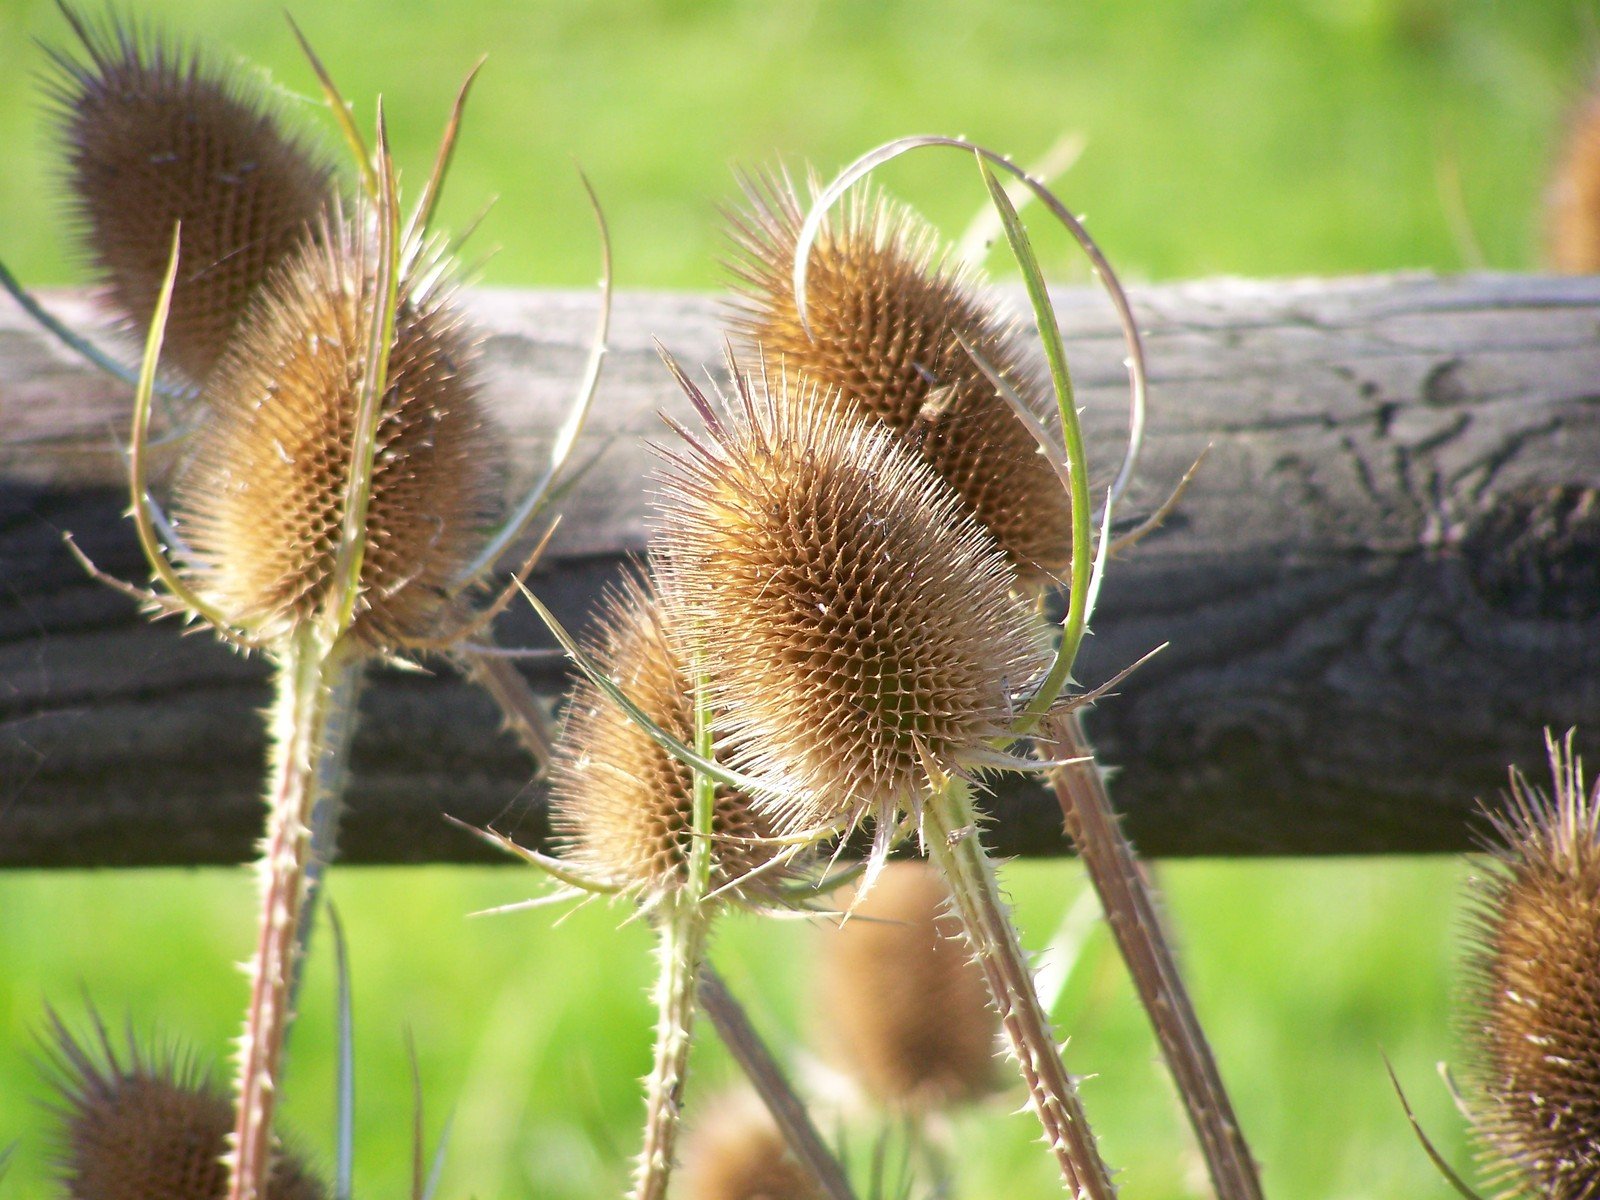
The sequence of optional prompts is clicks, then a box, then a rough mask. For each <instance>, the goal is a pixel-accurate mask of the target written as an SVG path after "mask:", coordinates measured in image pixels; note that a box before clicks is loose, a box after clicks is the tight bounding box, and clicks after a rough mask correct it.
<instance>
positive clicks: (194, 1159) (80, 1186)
mask: <svg viewBox="0 0 1600 1200" xmlns="http://www.w3.org/2000/svg"><path fill="white" fill-rule="evenodd" d="M51 1021H52V1026H53V1027H52V1030H51V1034H50V1037H49V1040H48V1044H47V1053H48V1056H49V1063H50V1066H51V1073H52V1075H53V1079H52V1083H53V1085H54V1088H55V1091H56V1098H55V1101H54V1104H53V1107H54V1108H55V1110H56V1111H57V1112H58V1113H59V1114H60V1116H61V1118H62V1121H63V1126H64V1128H63V1131H62V1139H61V1156H60V1164H61V1170H62V1176H63V1182H64V1183H65V1186H66V1194H67V1195H68V1196H69V1197H71V1198H72V1200H220V1198H221V1197H222V1196H223V1195H224V1194H225V1193H226V1191H227V1183H228V1172H227V1168H226V1167H225V1166H224V1165H223V1155H224V1153H225V1152H226V1151H227V1145H228V1134H229V1132H230V1131H231V1130H232V1129H233V1105H232V1103H231V1102H230V1101H229V1100H228V1098H227V1096H226V1095H224V1094H223V1093H222V1092H221V1091H219V1090H218V1089H217V1088H215V1087H214V1086H213V1085H212V1084H211V1082H210V1081H209V1079H208V1078H207V1077H206V1074H205V1073H204V1072H203V1071H202V1070H200V1069H199V1068H198V1067H196V1066H195V1065H194V1064H193V1062H192V1060H186V1059H183V1058H181V1057H179V1056H177V1055H174V1054H168V1055H166V1056H164V1057H161V1058H158V1059H154V1060H152V1059H151V1058H150V1057H149V1056H148V1055H147V1054H145V1053H142V1052H141V1051H140V1050H139V1048H138V1047H137V1046H135V1045H132V1044H130V1045H129V1047H128V1051H127V1054H126V1057H125V1061H124V1060H123V1059H120V1058H119V1057H118V1055H117V1053H116V1050H115V1048H114V1047H113V1046H112V1044H111V1040H110V1038H109V1037H108V1036H107V1034H106V1031H105V1029H104V1027H103V1026H100V1025H99V1024H98V1022H97V1023H96V1041H97V1043H98V1044H90V1045H85V1044H82V1043H80V1042H78V1041H77V1040H76V1039H75V1038H73V1036H72V1035H71V1033H69V1032H68V1031H67V1029H66V1028H65V1026H64V1025H63V1024H62V1023H61V1021H60V1020H59V1019H58V1018H56V1017H55V1016H54V1014H52V1015H51ZM326 1195H327V1191H326V1189H325V1188H324V1187H323V1185H322V1183H321V1182H320V1181H319V1180H318V1179H317V1177H316V1176H315V1175H314V1174H313V1173H312V1172H311V1171H310V1169H309V1168H307V1167H306V1166H305V1165H304V1164H303V1163H302V1162H301V1161H300V1160H299V1159H297V1158H296V1157H295V1156H294V1155H292V1154H283V1155H282V1156H281V1157H280V1158H279V1159H278V1160H277V1162H276V1163H275V1165H274V1168H273V1174H272V1180H271V1183H270V1184H269V1186H268V1189H267V1198H268V1200H322V1198H323V1197H324V1196H326Z"/></svg>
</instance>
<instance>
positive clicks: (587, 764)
mask: <svg viewBox="0 0 1600 1200" xmlns="http://www.w3.org/2000/svg"><path fill="white" fill-rule="evenodd" d="M666 621H667V616H666V614H665V613H664V612H663V610H662V608H661V606H660V604H659V603H658V602H657V600H656V599H655V597H654V596H652V595H651V594H650V592H649V589H648V585H647V584H646V583H645V581H644V580H642V579H640V578H637V577H634V576H629V577H627V578H625V579H624V581H623V582H622V584H621V586H620V587H619V588H618V589H617V590H615V591H609V592H607V594H606V595H605V596H604V597H603V598H602V601H601V611H600V618H599V628H598V632H597V634H596V635H595V637H594V638H593V639H592V641H591V645H590V652H591V654H592V656H593V657H594V659H595V661H596V662H597V664H598V665H599V666H600V667H601V669H602V670H604V671H605V672H606V674H607V675H609V676H610V677H611V678H612V679H614V680H615V681H616V682H617V684H618V685H619V686H620V687H621V688H622V690H623V691H624V692H625V693H626V694H627V695H628V697H629V698H630V699H632V700H633V702H634V703H636V704H637V705H639V707H640V708H641V709H643V710H644V712H645V714H646V715H647V716H648V717H650V719H651V720H653V721H655V722H656V724H658V725H659V726H661V728H662V729H664V730H666V731H667V732H668V733H670V734H672V735H673V736H674V737H676V738H678V739H679V740H680V741H682V742H685V743H689V744H693V742H694V690H693V686H692V683H691V680H690V679H689V677H688V675H687V673H686V672H685V670H684V668H683V665H682V662H681V660H680V659H679V658H678V656H677V654H676V652H675V650H674V649H673V644H672V638H671V637H670V636H669V633H668V629H667V625H666ZM692 789H693V779H692V774H691V772H690V770H689V768H688V767H686V766H685V765H684V764H683V763H681V762H679V761H678V760H677V759H675V758H673V757H672V755H670V754H668V753H667V752H666V751H665V750H663V749H662V748H661V747H660V746H659V745H657V744H656V743H655V742H654V741H653V740H651V738H650V736H649V735H648V734H647V733H645V731H644V730H643V729H641V728H640V727H639V726H638V725H637V724H635V723H634V722H633V721H632V720H631V719H630V718H629V717H628V715H627V714H626V713H624V712H623V711H622V710H621V709H620V708H619V707H618V706H617V705H616V704H615V703H614V702H612V700H611V699H610V698H608V697H607V696H605V695H604V694H603V693H602V692H601V691H600V689H599V688H597V687H595V686H594V684H593V683H591V682H590V681H589V680H588V679H586V678H585V679H580V680H579V682H578V684H577V687H576V688H575V690H574V692H573V698H572V706H571V708H570V709H569V710H568V713H567V724H566V730H565V732H564V734H563V736H562V739H561V742H560V743H559V745H558V746H557V752H556V757H555V759H554V761H553V762H552V763H551V766H550V822H551V826H552V829H553V831H554V833H555V835H556V839H557V841H558V842H559V843H560V844H561V846H562V850H561V856H562V859H563V860H564V861H565V862H567V863H569V864H571V866H572V867H573V868H574V869H575V871H576V872H577V873H578V874H580V875H582V876H585V877H588V878H593V879H594V880H595V881H596V882H598V883H600V884H602V885H603V886H606V887H611V888H617V889H620V890H622V891H625V892H627V893H629V894H633V895H637V896H639V897H640V898H641V900H642V901H643V902H644V903H645V904H647V905H648V904H649V903H650V901H651V900H653V899H656V898H659V897H661V896H664V895H666V894H667V893H669V892H671V891H673V890H675V889H677V888H680V887H682V886H683V885H684V883H685V881H686V878H687V872H688V863H689V851H690V846H691V841H692V838H693V832H692V831H693V829H694V796H693V790H692ZM712 833H713V835H714V837H716V840H714V841H713V842H712V850H711V886H712V888H713V889H715V888H720V887H722V886H724V885H726V884H729V883H732V882H734V881H735V880H739V879H744V878H746V877H748V878H749V882H748V885H747V886H741V887H736V888H734V889H733V890H732V892H730V895H734V896H737V897H740V898H742V899H745V900H752V901H757V902H760V901H765V900H768V899H771V898H772V897H773V896H774V894H775V891H774V889H775V888H776V887H777V886H778V885H779V884H781V883H783V882H785V881H786V880H787V879H788V878H789V874H788V873H787V869H786V868H781V867H768V864H769V863H770V862H771V860H772V858H773V855H774V853H775V848H774V847H773V846H771V845H770V844H764V843H762V842H761V841H759V840H755V839H760V838H764V837H770V836H771V833H772V827H771V823H770V822H769V821H767V820H766V819H765V818H764V817H762V816H760V815H759V814H757V813H755V812H753V811H752V810H751V808H750V805H749V802H748V801H747V800H746V798H745V797H744V796H743V795H741V794H740V793H739V792H737V791H734V790H733V789H731V788H726V787H720V786H719V787H718V788H717V792H716V807H715V809H714V812H713V819H712ZM719 835H720V836H719ZM763 867H766V868H767V869H765V870H761V872H760V874H757V875H751V872H753V871H757V870H758V869H760V868H763Z"/></svg>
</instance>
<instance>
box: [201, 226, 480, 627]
mask: <svg viewBox="0 0 1600 1200" xmlns="http://www.w3.org/2000/svg"><path fill="white" fill-rule="evenodd" d="M375 258H376V253H375V250H374V248H373V246H372V245H371V241H370V239H369V238H367V237H365V236H364V235H363V234H362V233H361V232H360V231H359V229H358V227H357V225H356V224H354V223H352V221H350V220H348V219H346V218H345V217H344V216H342V215H340V214H337V213H336V214H334V215H332V216H331V217H329V218H328V219H327V220H325V221H324V222H323V223H322V226H321V232H320V234H319V235H318V237H317V238H316V240H315V241H314V242H312V243H308V244H307V245H306V246H305V247H303V248H302V249H301V251H300V252H299V253H298V254H297V255H296V256H295V257H294V258H293V259H292V260H291V261H290V262H289V263H288V264H286V265H285V267H284V268H282V269H281V270H279V271H277V272H275V273H274V274H273V276H272V277H271V278H270V279H269V280H268V282H267V285H266V286H265V288H264V289H263V290H262V293H261V295H260V297H259V298H258V301H257V303H256V305H255V307H254V309H253V310H252V313H251V317H250V320H249V321H248V322H247V323H246V325H245V326H244V327H243V328H242V329H241V330H240V335H239V337H238V338H237V339H236V340H235V341H234V343H233V344H232V345H231V346H230V347H229V349H228V353H227V354H226V355H224V357H223V359H222V361H221V362H220V363H219V364H218V366H217V369H216V371H215V372H214V374H213V375H212V377H211V379H210V380H209V381H208V383H207V385H206V389H205V393H204V395H205V400H206V403H207V405H208V408H209V410H210V416H209V418H208V420H207V422H206V424H205V426H204V427H203V429H202V430H201V432H200V433H199V434H198V435H197V436H196V438H195V440H194V445H193V447H192V449H191V452H190V454H189V456H188V458H187V459H186V461H185V462H184V464H183V465H182V468H181V471H180V475H179V478H178V483H177V490H176V500H175V504H174V516H175V523H176V525H177V528H178V530H179V532H180V534H181V536H182V537H183V538H184V539H185V541H186V543H187V545H188V547H189V549H190V551H191V552H192V560H193V563H194V574H193V583H194V585H195V586H196V589H197V590H198V591H199V592H200V594H201V595H202V596H203V597H205V599H206V600H208V601H209V602H210V603H211V604H213V605H214V606H215V607H216V608H217V609H219V610H220V611H221V612H223V613H224V614H226V615H228V616H229V617H230V618H231V619H232V620H233V621H234V622H235V623H236V624H238V625H239V626H240V627H242V628H244V629H247V630H249V631H251V632H252V633H253V634H254V635H255V636H256V637H257V638H258V639H260V640H262V641H267V642H271V641H274V640H276V639H281V638H283V637H286V636H287V635H288V633H289V631H291V630H292V629H294V628H296V627H297V626H299V625H300V624H302V623H303V622H306V621H309V620H312V619H314V618H315V617H316V616H317V615H318V614H319V612H320V611H321V609H322V607H323V606H324V605H325V604H326V603H327V602H328V601H329V599H330V596H331V595H332V593H333V592H334V590H335V589H334V582H335V580H334V575H335V566H336V563H337V560H338V553H339V543H340V537H341V521H342V519H343V512H344V504H345V489H346V487H347V486H348V480H349V476H350V471H351V455H352V444H353V442H354V439H355V423H356V412H357V402H358V397H359V394H360V390H361V384H362V376H363V372H364V369H365V368H364V359H365V353H366V333H365V331H366V328H367V325H368V323H369V322H370V319H371V313H372V308H373V305H374V304H375V303H377V297H376V295H375V288H376V272H375V264H374V260H375ZM407 279H408V281H410V282H407V283H403V284H402V288H401V293H400V305H399V309H398V319H397V322H396V328H395V337H394V345H393V350H392V352H391V355H390V359H389V375H388V388H387V390H386V392H385V394H384V397H383V400H382V409H381V416H380V418H379V425H378V441H377V454H376V458H375V462H374V465H373V476H372V496H371V501H370V505H369V508H368V513H367V550H366V555H365V558H364V560H363V565H362V572H361V587H362V595H361V607H360V610H359V614H358V616H357V618H356V622H355V625H354V627H353V629H352V631H351V632H352V635H353V636H354V637H356V638H357V639H359V640H360V642H361V643H363V644H364V645H366V646H367V647H368V648H370V649H372V650H375V651H385V652H390V651H399V650H403V649H405V648H407V647H408V646H410V645H413V644H415V643H419V642H424V641H427V640H429V639H434V638H438V637H440V636H442V634H443V633H444V631H445V630H447V629H449V628H451V627H452V626H453V625H459V623H460V621H461V620H462V619H463V606H462V605H461V604H460V603H458V602H457V601H456V599H455V598H454V597H453V595H452V583H453V581H454V580H455V579H456V578H457V576H458V575H459V574H460V572H461V571H462V570H463V569H464V568H465V567H466V566H467V564H469V563H470V562H471V560H472V557H473V555H474V554H475V553H476V552H477V550H478V549H479V548H480V547H481V546H482V544H483V540H484V534H483V530H484V529H485V527H486V525H487V522H488V520H489V518H490V516H491V515H492V514H493V512H494V509H495V508H496V506H497V505H498V503H499V501H500V490H499V489H500V484H499V470H498V455H497V454H496V452H495V447H494V444H493V441H492V439H491V437H490V433H489V430H488V428H487V427H486V425H485V423H484V420H483V417H482V414H481V411H480V408H481V404H480V400H479V394H478V386H477V383H476V380H475V377H474V365H475V364H474V360H475V358H476V350H475V347H474V343H473V341H472V339H471V337H470V336H469V334H468V333H467V332H466V330H465V329H464V328H463V326H462V324H461V319H460V317H459V315H458V314H457V312H456V310H455V308H454V307H453V306H452V304H451V302H450V301H451V297H450V294H449V292H448V290H447V289H446V288H444V287H442V286H441V285H440V284H439V283H437V282H436V272H435V271H434V270H433V269H432V268H431V267H430V264H428V263H426V262H422V263H413V267H412V270H411V271H410V272H408V275H407ZM419 280H420V281H421V282H417V281H419Z"/></svg>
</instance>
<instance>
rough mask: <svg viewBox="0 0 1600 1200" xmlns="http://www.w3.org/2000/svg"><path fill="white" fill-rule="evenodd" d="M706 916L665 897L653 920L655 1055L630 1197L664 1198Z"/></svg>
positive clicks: (696, 905)
mask: <svg viewBox="0 0 1600 1200" xmlns="http://www.w3.org/2000/svg"><path fill="white" fill-rule="evenodd" d="M709 932H710V922H709V921H708V920H707V917H706V912H705V910H704V908H703V907H702V905H701V904H700V902H699V900H698V899H691V898H690V897H688V896H675V897H673V898H672V899H670V900H668V901H666V902H665V903H664V905H663V911H662V913H661V916H660V919H659V921H658V925H657V938H658V941H657V954H658V955H659V958H660V963H661V973H660V974H659V975H658V976H657V978H656V1049H655V1061H654V1063H653V1064H652V1066H651V1069H650V1075H649V1078H648V1079H647V1080H646V1081H645V1118H644V1145H643V1147H642V1148H641V1149H640V1151H639V1161H638V1164H637V1166H636V1167H635V1170H634V1180H633V1193H632V1196H633V1200H664V1197H665V1196H666V1194H667V1181H668V1179H669V1178H670V1177H671V1175H672V1166H673V1151H674V1148H675V1147H676V1145H677V1141H678V1125H679V1120H678V1117H679V1113H680V1111H681V1108H682V1100H683V1085H684V1080H685V1078H686V1077H687V1075H688V1067H689V1046H690V1042H691V1041H692V1039H693V1034H694V1018H695V1008H696V1002H695V985H696V979H697V977H698V976H699V973H700V963H701V961H702V960H703V959H704V958H705V950H706V940H707V934H708V933H709Z"/></svg>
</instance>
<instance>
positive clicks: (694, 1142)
mask: <svg viewBox="0 0 1600 1200" xmlns="http://www.w3.org/2000/svg"><path fill="white" fill-rule="evenodd" d="M680 1178H681V1180H682V1185H683V1194H684V1196H685V1197H687V1198H688V1200H825V1197H824V1195H823V1193H822V1191H821V1189H820V1188H819V1187H818V1186H817V1184H816V1182H815V1181H814V1180H813V1179H812V1178H811V1176H810V1174H809V1173H808V1172H807V1171H806V1170H805V1168H804V1167H802V1166H801V1165H800V1163H799V1162H797V1161H796V1160H795V1158H794V1155H793V1154H791V1153H790V1151H789V1147H788V1145H787V1143H785V1142H784V1140H783V1135H782V1134H781V1133H779V1132H778V1128H777V1126H776V1125H774V1124H773V1122H772V1117H771V1116H770V1115H769V1114H768V1112H767V1110H766V1109H765V1108H764V1107H762V1105H761V1103H760V1101H758V1100H757V1099H756V1097H755V1096H754V1095H752V1094H749V1093H746V1092H733V1093H730V1094H725V1095H722V1096H718V1097H715V1098H714V1099H713V1100H712V1102H711V1103H710V1104H708V1105H707V1106H706V1107H705V1109H704V1110H703V1113H702V1115H701V1117H700V1118H699V1119H698V1120H697V1121H696V1122H695V1124H694V1127H693V1128H692V1129H691V1130H690V1131H689V1132H688V1134H687V1136H686V1137H685V1139H684V1147H683V1167H682V1173H681V1176H680Z"/></svg>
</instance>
